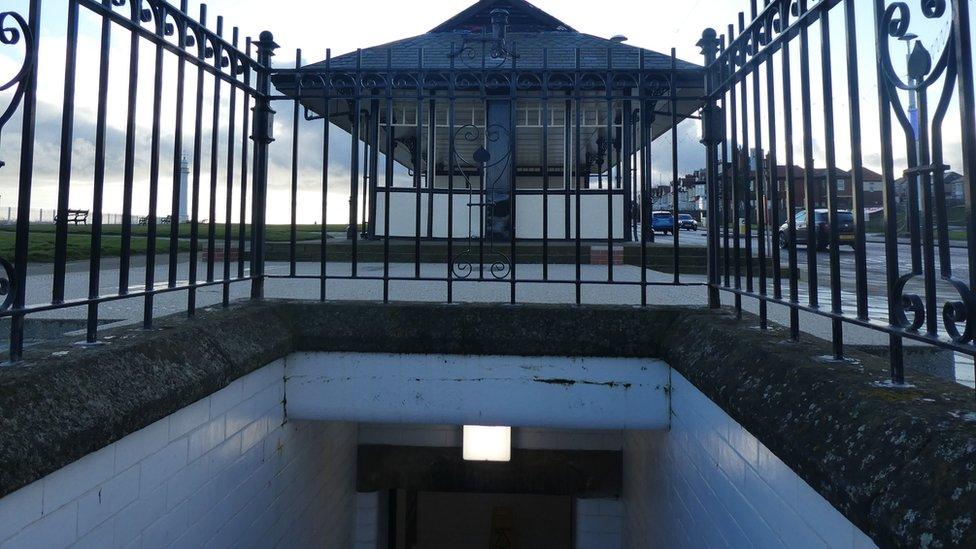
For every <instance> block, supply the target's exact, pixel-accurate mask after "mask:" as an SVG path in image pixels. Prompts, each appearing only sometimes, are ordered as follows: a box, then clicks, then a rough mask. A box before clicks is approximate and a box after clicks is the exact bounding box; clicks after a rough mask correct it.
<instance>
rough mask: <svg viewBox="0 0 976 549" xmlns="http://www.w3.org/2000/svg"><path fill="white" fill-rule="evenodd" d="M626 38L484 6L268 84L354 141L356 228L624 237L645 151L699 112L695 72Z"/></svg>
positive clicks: (647, 158)
mask: <svg viewBox="0 0 976 549" xmlns="http://www.w3.org/2000/svg"><path fill="white" fill-rule="evenodd" d="M625 41H626V38H624V37H614V38H611V39H605V38H599V37H596V36H592V35H588V34H584V33H582V32H579V31H577V30H576V29H574V28H573V27H571V26H569V25H568V24H566V23H564V22H562V21H560V20H559V19H557V18H555V17H553V16H552V15H549V14H548V13H545V12H544V11H542V10H540V9H538V8H536V7H535V6H533V5H531V4H529V3H528V2H525V1H524V0H481V1H479V2H477V3H476V4H474V5H473V6H471V7H469V8H468V9H465V10H464V11H462V12H461V13H459V14H457V15H455V16H454V17H452V18H450V19H448V20H447V21H445V22H444V23H442V24H441V25H438V26H437V27H436V28H434V29H432V30H431V31H430V32H428V33H426V34H424V35H421V36H415V37H412V38H407V39H403V40H398V41H396V42H391V43H388V44H384V45H380V46H375V47H370V48H365V49H361V50H358V51H356V52H353V53H349V54H345V55H341V56H337V57H332V58H329V59H327V60H325V61H322V62H320V63H315V64H312V65H308V66H306V67H302V69H301V70H300V71H297V72H296V73H295V75H294V76H288V75H279V76H278V77H277V78H276V79H275V81H274V84H275V86H276V87H277V88H278V89H279V90H281V91H282V92H283V93H284V94H286V95H288V96H291V97H295V98H297V99H299V101H300V102H301V104H302V105H304V107H305V108H306V109H307V113H306V114H307V117H308V118H313V117H321V118H327V120H328V121H329V122H330V123H331V124H332V125H333V127H338V128H341V129H342V130H343V131H346V132H349V133H350V134H352V135H355V136H357V138H358V141H359V143H360V146H359V147H353V151H352V153H351V156H352V158H350V164H351V171H352V176H351V179H352V181H351V186H352V192H351V195H352V196H351V200H350V219H355V220H358V221H359V222H360V223H362V222H365V225H366V227H367V229H366V231H367V232H368V234H369V235H370V236H378V237H383V236H387V235H389V236H391V237H412V238H413V237H418V236H419V237H421V238H428V239H430V238H432V239H438V238H446V237H447V236H448V231H449V227H450V228H451V229H450V230H451V231H452V234H451V235H450V236H452V237H453V238H478V239H482V240H483V241H484V240H489V241H505V242H507V241H509V240H514V239H515V238H517V239H519V240H523V239H526V240H536V239H545V240H568V239H575V238H576V235H577V233H579V235H580V238H581V239H601V240H610V239H612V240H618V241H619V240H631V239H632V238H633V234H632V231H631V230H629V227H631V224H632V215H634V214H635V212H637V211H638V209H637V208H635V207H634V202H635V201H638V200H641V197H642V196H643V197H649V195H650V193H649V192H641V191H642V189H648V188H649V187H650V181H649V180H648V177H649V176H648V175H647V174H649V172H650V171H651V169H652V168H651V166H652V164H651V162H652V158H653V156H652V143H653V141H654V140H655V139H656V138H658V137H659V136H661V135H663V134H665V133H668V132H669V131H671V129H672V126H673V125H674V124H675V123H677V122H680V121H681V120H683V119H685V118H687V117H689V116H691V115H692V113H694V112H695V111H697V110H698V109H700V107H701V105H702V101H701V99H700V97H701V95H702V94H703V91H704V90H703V81H704V80H703V79H704V76H703V74H704V73H703V71H702V68H701V67H699V66H697V65H694V64H692V63H688V62H685V61H681V60H678V59H675V58H674V57H673V55H664V54H661V53H657V52H653V51H649V50H646V49H642V48H638V47H634V46H631V45H628V44H626V43H624V42H625ZM657 154H658V155H659V156H660V157H661V158H667V159H669V160H670V158H671V155H672V150H671V147H665V148H663V149H662V150H660V151H658V152H657ZM388 157H389V158H390V159H391V160H393V162H392V163H388V162H387V160H386V159H387V158H388ZM648 207H649V206H648ZM352 225H354V224H351V226H352ZM513 229H514V231H515V232H514V234H513V233H512V230H513Z"/></svg>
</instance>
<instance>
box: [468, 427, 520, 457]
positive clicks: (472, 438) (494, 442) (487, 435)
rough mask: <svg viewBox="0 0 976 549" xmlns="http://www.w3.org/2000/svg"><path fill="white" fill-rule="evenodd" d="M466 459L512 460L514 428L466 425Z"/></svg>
mask: <svg viewBox="0 0 976 549" xmlns="http://www.w3.org/2000/svg"><path fill="white" fill-rule="evenodd" d="M463 454H464V460H465V461H511V460H512V428H511V427H483V426H480V425H465V426H464V448H463Z"/></svg>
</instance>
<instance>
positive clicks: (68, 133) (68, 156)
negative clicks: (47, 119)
mask: <svg viewBox="0 0 976 549" xmlns="http://www.w3.org/2000/svg"><path fill="white" fill-rule="evenodd" d="M67 7H68V28H67V34H66V36H65V44H66V45H65V65H64V102H63V103H62V106H61V145H60V147H61V153H60V162H59V171H58V211H57V214H56V219H55V235H54V286H53V289H52V292H51V293H52V296H51V302H52V303H61V302H62V301H64V291H65V275H66V273H67V262H68V259H67V258H68V207H69V199H70V196H71V170H72V153H73V151H74V147H73V143H74V124H75V80H76V74H77V65H78V19H79V11H80V9H79V6H78V2H77V0H68V1H67Z"/></svg>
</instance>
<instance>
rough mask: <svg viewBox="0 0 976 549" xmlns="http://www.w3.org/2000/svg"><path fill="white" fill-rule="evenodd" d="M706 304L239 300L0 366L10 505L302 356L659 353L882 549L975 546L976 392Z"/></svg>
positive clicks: (0, 420) (0, 453)
mask: <svg viewBox="0 0 976 549" xmlns="http://www.w3.org/2000/svg"><path fill="white" fill-rule="evenodd" d="M756 325H757V323H756V321H755V319H754V318H752V317H747V318H746V319H745V320H744V321H736V320H735V318H734V317H733V316H732V315H731V314H729V312H728V311H725V310H721V311H710V310H707V309H703V308H697V307H648V308H639V307H623V306H583V307H576V306H571V305H569V306H563V305H516V306H512V305H481V304H465V305H442V304H422V303H396V304H388V305H384V304H381V303H373V302H369V303H366V302H328V303H315V302H299V301H284V300H282V301H274V300H268V301H263V302H242V303H238V304H235V305H232V306H231V307H229V308H227V309H223V308H220V307H215V308H211V309H206V310H202V311H199V312H198V314H197V316H196V317H195V318H194V319H192V320H188V319H186V318H185V316H182V315H178V316H173V317H167V318H164V319H160V320H159V321H158V323H157V325H156V327H155V328H154V329H152V330H142V329H138V328H131V327H129V328H117V329H113V330H106V331H105V332H104V333H103V341H104V342H105V343H104V344H102V345H97V346H79V345H76V344H74V342H73V341H70V340H61V341H52V342H48V343H45V344H43V345H38V346H34V347H31V348H29V350H28V352H27V358H26V359H25V360H24V361H23V362H21V363H18V364H16V365H12V366H6V367H2V368H0V496H2V495H6V494H9V493H11V492H13V491H14V490H16V489H18V488H20V487H22V486H25V485H27V484H29V483H30V482H33V481H35V480H37V479H40V478H42V477H43V476H45V475H47V474H49V473H51V472H53V471H55V470H57V469H59V468H61V467H63V466H65V465H67V464H68V463H71V462H72V461H75V460H77V459H79V458H81V457H82V456H84V455H86V454H88V453H91V452H93V451H95V450H97V449H99V448H102V447H104V446H106V445H108V444H110V443H112V442H115V441H117V440H119V439H121V438H122V437H124V436H125V435H127V434H129V433H132V432H134V431H137V430H138V429H141V428H143V427H146V426H148V425H149V424H151V423H153V422H154V421H156V420H159V419H161V418H163V417H165V416H167V415H169V414H171V413H173V412H175V411H177V410H179V409H180V408H183V407H184V406H187V405H189V404H191V403H193V402H196V401H197V400H200V399H202V398H204V397H206V396H207V395H209V394H211V393H213V392H215V391H217V390H219V389H221V388H222V387H225V386H226V385H228V384H229V383H230V382H231V381H233V380H235V379H237V378H239V377H241V376H243V375H246V374H248V373H250V372H252V371H254V370H257V369H259V368H261V367H263V366H265V365H267V364H269V363H270V362H272V361H274V360H276V359H280V358H282V357H285V356H287V355H289V354H291V353H294V352H316V351H322V352H328V351H349V352H387V353H391V352H392V353H440V354H492V355H499V354H501V355H513V356H607V357H647V358H660V359H663V360H665V361H666V362H668V363H669V364H670V365H671V366H672V367H673V368H675V369H676V370H677V371H679V372H680V373H681V374H682V375H683V376H685V377H686V378H687V379H689V380H690V381H691V382H692V383H694V384H695V385H696V386H697V387H698V388H699V389H700V390H701V391H703V392H704V393H705V394H706V395H708V396H709V398H711V399H712V400H713V401H715V402H716V403H717V404H718V405H719V406H721V407H722V408H723V409H724V410H725V411H726V412H727V413H728V414H729V415H730V416H732V418H733V419H735V420H736V421H737V422H739V423H740V424H742V425H743V427H745V428H746V429H747V430H748V431H749V432H751V433H752V434H753V435H755V436H756V437H757V438H758V439H759V440H760V441H761V442H762V443H763V444H764V445H766V446H767V447H768V448H769V449H770V450H771V451H772V452H773V453H774V454H776V455H777V456H778V457H779V458H780V459H782V460H783V461H784V462H785V463H786V464H787V465H789V466H790V467H791V468H792V469H793V470H794V471H796V472H797V474H799V475H800V476H801V477H802V478H803V479H804V480H806V481H807V482H808V483H809V484H810V485H811V486H813V487H814V488H815V489H816V490H818V491H819V492H820V493H821V494H822V495H823V496H824V497H825V498H826V499H827V500H829V501H830V502H831V503H832V504H833V505H834V506H835V507H837V508H838V509H839V510H840V511H841V512H842V513H843V514H844V515H845V516H847V517H848V519H850V520H851V521H852V522H853V523H854V524H856V525H857V526H858V527H859V528H861V529H862V530H863V531H865V532H866V533H868V534H869V535H870V536H871V537H872V538H873V539H874V540H875V541H876V542H877V543H878V544H879V545H881V546H882V547H895V546H931V547H951V546H970V547H972V546H976V525H974V524H973V523H972V518H971V517H972V509H974V508H976V404H974V399H973V394H972V392H971V391H970V390H968V389H966V388H965V387H962V386H960V385H957V384H954V383H951V382H947V381H942V380H939V379H937V378H935V377H931V376H928V375H924V374H917V373H913V374H912V375H911V377H910V380H909V381H910V383H911V384H912V385H911V386H910V387H907V388H891V387H888V386H886V385H885V384H884V381H885V380H886V379H887V375H888V374H887V364H886V363H885V362H884V361H883V360H881V359H879V358H877V357H875V356H872V355H867V354H863V353H858V352H852V353H851V356H852V357H853V358H854V359H856V361H857V363H856V364H849V363H832V362H830V361H827V360H823V359H821V358H820V357H823V356H826V355H829V352H830V351H829V345H828V344H827V343H826V342H824V341H822V340H816V339H814V338H812V337H807V338H806V339H804V340H803V341H801V342H798V343H795V342H790V341H789V340H788V334H787V332H786V331H784V330H781V329H775V330H772V331H771V332H763V331H761V330H759V329H758V328H757V326H756Z"/></svg>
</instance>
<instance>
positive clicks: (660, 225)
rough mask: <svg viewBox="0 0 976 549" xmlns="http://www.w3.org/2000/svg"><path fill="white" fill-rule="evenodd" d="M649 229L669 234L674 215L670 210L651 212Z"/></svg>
mask: <svg viewBox="0 0 976 549" xmlns="http://www.w3.org/2000/svg"><path fill="white" fill-rule="evenodd" d="M651 230H652V231H654V232H656V233H664V234H670V233H671V232H673V231H674V216H672V215H671V213H670V212H654V213H652V214H651Z"/></svg>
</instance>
